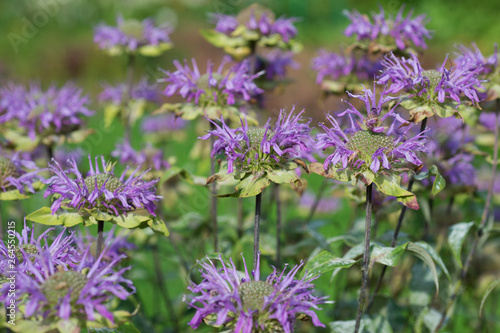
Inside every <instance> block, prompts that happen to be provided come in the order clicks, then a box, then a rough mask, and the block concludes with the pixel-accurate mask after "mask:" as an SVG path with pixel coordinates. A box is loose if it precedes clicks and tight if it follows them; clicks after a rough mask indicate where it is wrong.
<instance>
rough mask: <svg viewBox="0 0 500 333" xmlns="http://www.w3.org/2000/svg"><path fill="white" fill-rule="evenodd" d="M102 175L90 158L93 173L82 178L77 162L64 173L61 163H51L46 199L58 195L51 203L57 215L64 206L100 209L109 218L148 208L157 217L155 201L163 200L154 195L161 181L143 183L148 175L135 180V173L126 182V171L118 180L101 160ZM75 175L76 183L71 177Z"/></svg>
mask: <svg viewBox="0 0 500 333" xmlns="http://www.w3.org/2000/svg"><path fill="white" fill-rule="evenodd" d="M100 158H101V165H102V171H101V170H100V169H99V163H98V157H96V158H95V167H94V166H93V165H92V160H91V158H90V156H89V164H90V172H89V173H88V174H87V176H86V177H83V176H82V174H81V173H80V171H79V170H78V166H77V164H76V162H75V161H74V160H71V161H70V162H69V163H70V164H71V166H72V167H71V168H70V169H68V170H63V169H62V168H61V166H60V164H59V163H57V162H56V161H55V160H52V163H51V164H50V165H49V169H50V170H51V171H52V173H53V174H54V176H52V177H51V178H50V179H48V180H47V181H46V183H47V185H48V187H47V190H46V191H45V197H48V196H49V195H51V194H58V195H59V197H58V198H57V199H56V200H55V201H54V202H53V203H52V207H51V209H52V214H54V213H55V212H56V211H57V210H58V209H59V208H60V207H61V205H62V204H63V203H65V204H66V205H68V206H70V207H74V208H76V209H82V208H85V209H98V210H100V211H102V212H106V213H109V214H115V215H120V214H126V213H127V212H130V211H133V210H136V209H139V208H145V209H146V210H147V211H148V212H149V213H150V214H152V215H155V214H154V211H155V208H156V206H155V201H158V200H160V199H161V197H160V196H157V195H156V194H155V187H154V185H155V184H156V183H157V182H158V179H154V180H151V181H147V182H146V181H144V180H142V177H143V176H144V174H145V173H146V172H143V173H141V174H140V175H139V176H136V173H137V172H138V169H136V170H135V171H134V172H133V173H132V174H130V176H128V178H125V175H126V173H127V170H128V167H127V169H126V170H125V171H124V172H123V173H122V175H121V176H120V177H116V176H115V175H114V173H113V168H112V167H111V166H107V165H106V162H105V161H104V157H103V156H101V157H100ZM68 173H73V174H74V175H75V176H76V179H72V178H69V177H68Z"/></svg>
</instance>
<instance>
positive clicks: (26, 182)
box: [0, 153, 43, 200]
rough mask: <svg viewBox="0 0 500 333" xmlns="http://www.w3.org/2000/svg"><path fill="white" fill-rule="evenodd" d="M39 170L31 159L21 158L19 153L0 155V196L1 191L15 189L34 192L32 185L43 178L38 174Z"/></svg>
mask: <svg viewBox="0 0 500 333" xmlns="http://www.w3.org/2000/svg"><path fill="white" fill-rule="evenodd" d="M40 171H41V170H40V169H39V168H38V167H37V166H36V164H35V163H34V162H33V161H30V160H25V159H22V158H21V157H20V156H19V153H16V154H14V155H12V156H4V155H0V198H1V197H2V195H1V194H2V192H11V191H16V190H17V191H19V193H21V194H22V193H25V192H26V190H28V191H29V192H32V193H34V192H35V189H34V187H33V185H34V184H35V183H36V182H37V181H39V180H42V179H43V178H42V177H41V176H40V175H39V173H40ZM18 199H20V198H18ZM6 200H7V199H6Z"/></svg>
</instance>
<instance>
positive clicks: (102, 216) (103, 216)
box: [86, 209, 114, 221]
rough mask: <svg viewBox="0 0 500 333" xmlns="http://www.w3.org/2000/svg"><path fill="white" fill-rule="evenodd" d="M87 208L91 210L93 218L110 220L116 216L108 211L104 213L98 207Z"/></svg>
mask: <svg viewBox="0 0 500 333" xmlns="http://www.w3.org/2000/svg"><path fill="white" fill-rule="evenodd" d="M86 210H87V211H88V212H89V214H90V215H92V217H93V218H95V219H96V220H99V221H109V220H112V219H113V217H114V216H113V215H111V214H108V213H103V212H101V211H100V210H98V209H92V210H88V209H86Z"/></svg>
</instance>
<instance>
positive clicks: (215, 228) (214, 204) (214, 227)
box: [210, 122, 219, 252]
mask: <svg viewBox="0 0 500 333" xmlns="http://www.w3.org/2000/svg"><path fill="white" fill-rule="evenodd" d="M214 130H215V125H214V124H213V123H212V122H210V131H214ZM210 143H211V145H212V147H213V146H214V143H215V137H214V136H213V135H211V136H210ZM213 174H215V158H213V159H212V160H211V161H210V175H213ZM210 186H211V190H212V193H213V194H214V195H212V199H211V205H210V215H211V216H212V232H213V237H214V251H215V252H219V240H218V237H217V234H218V225H217V197H216V196H215V191H216V190H217V187H216V186H217V185H216V184H215V182H213V183H212V184H211V185H210Z"/></svg>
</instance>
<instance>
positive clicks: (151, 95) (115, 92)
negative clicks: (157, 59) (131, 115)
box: [99, 79, 161, 105]
mask: <svg viewBox="0 0 500 333" xmlns="http://www.w3.org/2000/svg"><path fill="white" fill-rule="evenodd" d="M103 87H104V89H103V91H102V92H101V94H100V95H99V101H100V102H111V103H113V104H115V105H121V104H122V103H123V101H124V100H125V98H126V94H127V85H126V84H125V83H122V84H118V85H116V86H111V85H108V84H106V85H103ZM157 88H158V87H157V85H156V84H149V83H148V81H147V80H145V79H143V80H141V81H140V82H139V84H137V85H136V86H133V87H132V89H131V91H130V98H131V99H136V100H137V99H144V100H146V101H148V102H151V103H156V104H160V102H161V98H160V94H159V92H158V89H157Z"/></svg>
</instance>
